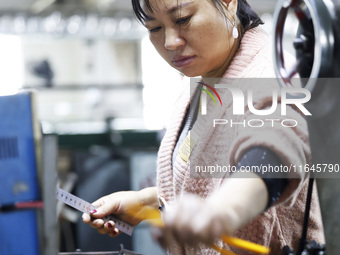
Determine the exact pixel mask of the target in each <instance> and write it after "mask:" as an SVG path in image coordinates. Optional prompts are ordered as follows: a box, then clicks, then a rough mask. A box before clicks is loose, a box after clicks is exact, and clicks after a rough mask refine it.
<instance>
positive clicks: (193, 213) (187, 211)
mask: <svg viewBox="0 0 340 255" xmlns="http://www.w3.org/2000/svg"><path fill="white" fill-rule="evenodd" d="M163 221H164V230H163V239H165V240H161V242H162V243H169V242H170V241H171V239H173V238H174V239H175V240H177V241H178V242H180V243H182V244H184V243H185V244H189V245H191V246H195V245H196V244H198V243H205V244H213V243H215V241H216V240H218V239H220V238H221V237H222V235H230V234H232V233H233V232H234V230H235V226H234V222H235V221H237V215H233V211H232V210H223V208H222V207H220V206H219V204H216V203H212V201H211V200H209V199H206V200H203V199H201V198H200V197H199V196H196V195H186V196H183V197H182V198H181V200H180V201H179V202H178V203H176V205H174V206H171V207H169V208H168V209H167V211H166V212H164V215H163Z"/></svg>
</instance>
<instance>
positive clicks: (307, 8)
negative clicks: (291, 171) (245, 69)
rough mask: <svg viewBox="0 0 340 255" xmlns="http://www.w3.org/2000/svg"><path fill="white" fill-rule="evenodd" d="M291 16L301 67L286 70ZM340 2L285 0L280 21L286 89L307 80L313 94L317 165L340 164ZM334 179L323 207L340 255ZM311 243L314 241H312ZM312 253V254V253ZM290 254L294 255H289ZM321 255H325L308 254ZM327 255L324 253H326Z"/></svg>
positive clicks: (277, 44) (278, 50)
mask: <svg viewBox="0 0 340 255" xmlns="http://www.w3.org/2000/svg"><path fill="white" fill-rule="evenodd" d="M288 14H293V15H292V16H294V17H296V18H297V20H298V21H299V26H298V30H297V33H296V36H295V39H294V41H293V42H292V45H293V48H294V50H295V56H296V62H295V65H293V66H292V67H288V65H286V59H285V57H284V47H283V39H284V33H285V24H286V20H287V19H288V16H289V15H288ZM339 17H340V0H281V1H278V3H277V7H276V11H275V16H274V25H275V35H274V63H275V72H276V75H277V77H278V80H279V83H280V85H281V86H283V87H284V86H289V85H290V84H291V83H292V82H293V79H294V78H293V77H296V76H295V75H296V74H298V75H299V77H302V78H303V79H301V80H302V84H303V86H304V87H305V88H306V89H308V90H309V91H310V92H311V93H312V98H311V100H310V101H309V102H308V104H306V107H307V108H308V110H309V111H310V112H311V113H312V116H310V117H308V118H307V121H308V126H309V133H310V144H311V149H312V157H313V164H318V163H321V164H339V162H340V159H339V158H340V157H339V156H340V133H339V130H340V118H339V111H340V100H339V96H340V79H339V78H340V19H339ZM338 178H339V174H337V175H335V176H334V178H332V179H331V178H318V179H317V186H318V191H319V198H320V205H321V211H322V218H323V224H324V228H325V237H326V251H327V254H340V243H339V240H340V223H339V220H338V215H339V214H340V198H339V195H338V194H339V193H340V186H339V185H338V181H339V180H338ZM308 241H311V240H308ZM306 252H307V251H306ZM285 254H294V253H291V252H288V253H287V252H286V253H285ZM302 254H320V253H311V251H309V253H308V252H307V253H302ZM322 254H323V253H322Z"/></svg>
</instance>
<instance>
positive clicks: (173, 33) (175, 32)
mask: <svg viewBox="0 0 340 255" xmlns="http://www.w3.org/2000/svg"><path fill="white" fill-rule="evenodd" d="M183 45H185V40H184V39H183V38H182V37H181V33H180V30H179V29H175V28H171V29H167V30H166V31H165V42H164V47H165V49H167V50H176V49H177V48H178V47H180V46H183Z"/></svg>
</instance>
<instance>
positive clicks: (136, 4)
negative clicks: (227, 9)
mask: <svg viewBox="0 0 340 255" xmlns="http://www.w3.org/2000/svg"><path fill="white" fill-rule="evenodd" d="M140 1H141V0H132V7H133V11H134V13H135V16H136V18H137V20H138V21H139V22H141V23H142V24H143V23H144V22H145V21H146V20H148V19H149V17H148V15H147V14H146V13H145V12H144V10H143V8H142V7H141V5H140ZM144 1H145V6H146V8H148V10H149V11H150V12H151V13H152V12H153V10H152V7H151V5H150V0H144ZM177 1H178V0H177ZM210 1H212V2H213V3H214V5H215V7H216V8H217V9H218V10H219V11H220V12H221V13H222V14H224V12H223V5H222V1H221V0H210ZM237 17H238V18H239V19H240V21H241V24H242V26H243V29H244V31H247V30H249V29H252V28H254V27H257V26H258V25H260V24H263V21H262V20H261V18H260V17H259V15H258V14H257V13H256V12H255V11H254V10H253V9H252V8H251V7H250V5H249V4H248V3H247V1H246V0H238V5H237Z"/></svg>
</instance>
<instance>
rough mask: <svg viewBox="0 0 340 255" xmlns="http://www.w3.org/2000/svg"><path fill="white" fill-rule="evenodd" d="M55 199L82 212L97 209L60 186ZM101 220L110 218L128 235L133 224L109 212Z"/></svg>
mask: <svg viewBox="0 0 340 255" xmlns="http://www.w3.org/2000/svg"><path fill="white" fill-rule="evenodd" d="M57 199H58V200H59V201H61V202H63V203H65V204H68V205H69V206H71V207H73V208H75V209H77V210H78V211H81V212H83V213H87V214H90V211H92V210H94V209H97V207H95V206H94V205H92V204H90V203H89V202H86V201H85V200H83V199H81V198H79V197H77V196H75V195H72V194H71V193H69V192H67V191H65V190H63V189H61V188H57ZM103 220H104V222H107V221H109V220H112V221H113V222H114V223H115V227H116V228H118V229H119V231H121V232H124V233H125V234H128V235H129V236H131V235H132V231H133V226H132V225H130V224H129V223H126V222H125V221H122V220H120V219H118V218H117V217H116V216H114V215H112V214H110V215H107V216H105V217H104V218H103Z"/></svg>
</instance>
